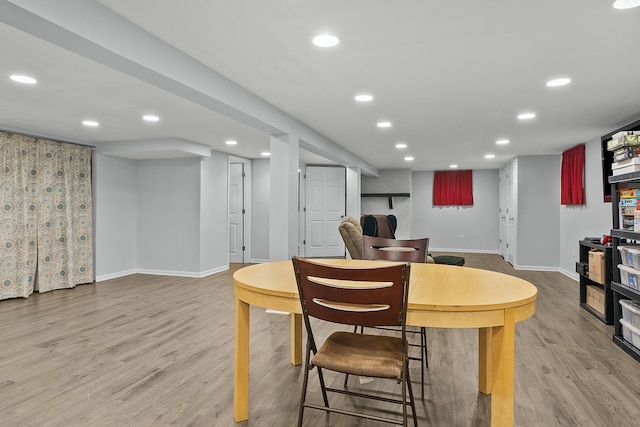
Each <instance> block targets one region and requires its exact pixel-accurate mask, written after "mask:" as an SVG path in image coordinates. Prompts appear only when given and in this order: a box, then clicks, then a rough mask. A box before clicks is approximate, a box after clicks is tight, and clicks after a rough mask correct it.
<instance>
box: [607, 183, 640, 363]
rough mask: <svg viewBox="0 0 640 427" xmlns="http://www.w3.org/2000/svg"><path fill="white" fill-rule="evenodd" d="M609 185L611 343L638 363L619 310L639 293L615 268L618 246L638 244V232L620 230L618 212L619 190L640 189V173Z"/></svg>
mask: <svg viewBox="0 0 640 427" xmlns="http://www.w3.org/2000/svg"><path fill="white" fill-rule="evenodd" d="M609 183H610V184H611V202H612V203H611V206H612V215H613V229H612V230H611V239H612V243H613V249H612V255H613V265H614V268H613V281H612V282H611V291H612V296H613V326H614V328H613V329H614V334H613V342H614V343H615V344H617V345H618V346H620V348H622V349H623V350H624V351H625V352H627V354H629V355H630V356H631V357H633V358H634V359H636V360H637V361H639V362H640V349H638V348H637V347H635V346H634V345H633V344H631V343H630V342H628V341H627V340H625V339H624V337H623V336H622V325H621V324H620V318H621V317H622V309H621V308H620V300H621V299H631V300H636V301H640V291H639V290H636V289H633V288H630V287H629V286H626V285H623V284H622V283H621V281H620V270H619V269H618V268H617V267H616V266H617V265H618V264H621V263H622V262H621V258H620V251H618V246H620V244H624V243H629V242H640V232H638V231H633V230H624V229H621V228H620V212H619V197H618V189H619V188H640V172H631V173H627V174H623V175H614V176H610V177H609Z"/></svg>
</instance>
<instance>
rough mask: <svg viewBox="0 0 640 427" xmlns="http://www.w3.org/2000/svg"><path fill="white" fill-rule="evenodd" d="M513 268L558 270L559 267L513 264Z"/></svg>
mask: <svg viewBox="0 0 640 427" xmlns="http://www.w3.org/2000/svg"><path fill="white" fill-rule="evenodd" d="M513 268H515V269H516V270H524V271H560V267H547V266H541V265H514V266H513Z"/></svg>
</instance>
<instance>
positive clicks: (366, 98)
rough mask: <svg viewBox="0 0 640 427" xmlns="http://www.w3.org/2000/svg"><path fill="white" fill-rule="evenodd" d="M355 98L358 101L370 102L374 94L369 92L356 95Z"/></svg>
mask: <svg viewBox="0 0 640 427" xmlns="http://www.w3.org/2000/svg"><path fill="white" fill-rule="evenodd" d="M355 100H356V101H358V102H369V101H372V100H373V96H371V95H367V94H362V95H356V97H355Z"/></svg>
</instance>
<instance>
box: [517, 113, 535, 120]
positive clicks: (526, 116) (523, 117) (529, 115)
mask: <svg viewBox="0 0 640 427" xmlns="http://www.w3.org/2000/svg"><path fill="white" fill-rule="evenodd" d="M535 116H536V113H520V114H518V119H520V120H529V119H533V118H534V117H535Z"/></svg>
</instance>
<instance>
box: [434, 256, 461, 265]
mask: <svg viewBox="0 0 640 427" xmlns="http://www.w3.org/2000/svg"><path fill="white" fill-rule="evenodd" d="M433 260H434V261H435V263H436V264H447V265H464V258H463V257H461V256H455V255H436V256H434V257H433Z"/></svg>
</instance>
